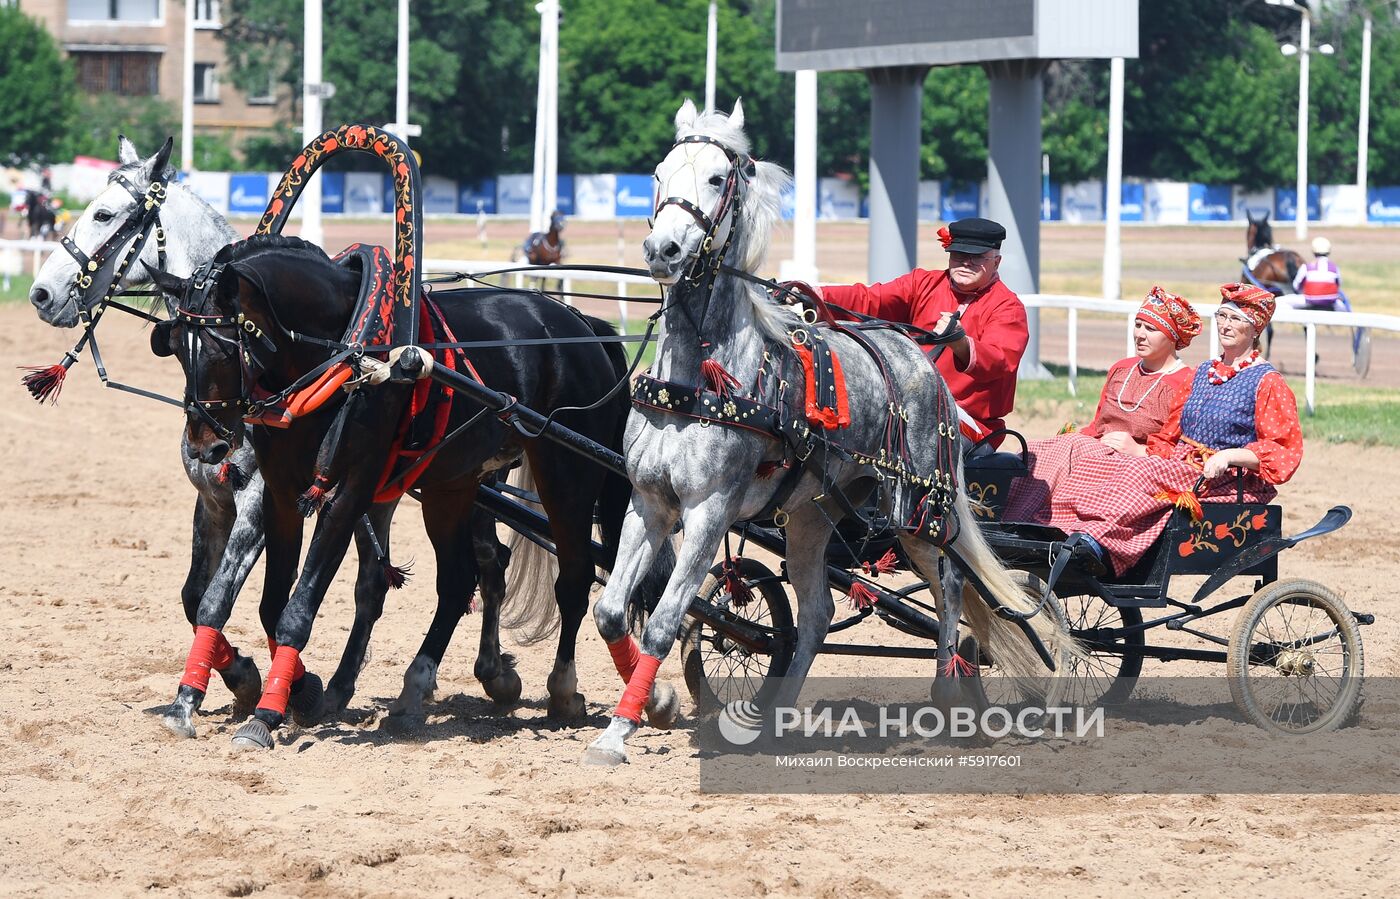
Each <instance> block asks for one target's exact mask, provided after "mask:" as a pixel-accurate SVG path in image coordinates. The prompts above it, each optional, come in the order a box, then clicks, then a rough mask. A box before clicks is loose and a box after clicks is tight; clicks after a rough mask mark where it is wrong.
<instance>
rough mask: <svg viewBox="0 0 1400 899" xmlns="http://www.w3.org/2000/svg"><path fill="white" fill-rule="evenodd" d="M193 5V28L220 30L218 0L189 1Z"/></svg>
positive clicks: (221, 25)
mask: <svg viewBox="0 0 1400 899" xmlns="http://www.w3.org/2000/svg"><path fill="white" fill-rule="evenodd" d="M190 2H192V3H193V4H194V27H196V28H222V27H223V24H222V23H221V22H220V21H219V0H190Z"/></svg>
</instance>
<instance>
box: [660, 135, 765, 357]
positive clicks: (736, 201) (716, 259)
mask: <svg viewBox="0 0 1400 899" xmlns="http://www.w3.org/2000/svg"><path fill="white" fill-rule="evenodd" d="M682 144H710V145H711V146H714V147H718V148H719V150H720V152H722V153H723V154H724V155H725V158H726V159H728V160H729V171H728V172H727V173H726V175H725V179H724V185H723V187H721V188H720V195H719V199H718V200H716V201H715V206H714V208H713V209H711V210H710V211H709V212H708V213H707V212H705V211H704V210H703V209H701V208H700V207H699V206H697V205H695V204H694V203H692V202H691V201H690V200H687V199H686V198H685V197H676V196H669V197H664V198H661V199H658V200H657V202H656V206H655V208H654V209H653V210H652V217H651V219H648V221H647V225H648V226H649V227H653V222H654V221H655V219H656V216H658V215H660V214H661V210H663V209H665V208H666V207H667V206H677V207H679V208H680V209H682V210H683V211H685V212H686V213H688V214H689V215H690V217H691V218H693V219H695V222H696V224H698V225H699V226H700V228H701V230H702V231H704V234H705V237H704V239H703V240H701V241H700V246H699V248H698V249H697V250H696V252H695V254H694V256H695V261H694V262H692V263H691V265H690V268H689V269H688V270H687V271H686V273H685V274H684V275H683V276H682V279H683V280H684V281H685V282H686V283H687V284H688V285H690V286H691V288H692V289H696V290H699V291H701V292H703V294H704V301H703V302H702V303H701V307H700V318H699V320H698V321H697V320H696V319H695V318H693V317H692V316H691V314H690V310H689V308H688V307H687V306H686V304H685V303H677V304H675V305H678V306H679V307H680V309H681V311H682V312H683V313H684V314H685V316H686V318H688V319H690V324H691V326H692V327H693V328H694V329H695V333H696V335H697V336H699V335H700V333H701V331H700V328H701V325H703V324H704V321H705V316H706V313H707V312H708V311H709V308H710V297H711V296H712V295H713V294H714V290H715V279H716V277H717V276H718V275H719V272H720V267H721V266H722V265H723V264H724V257H725V255H727V254H728V252H729V247H730V245H731V244H733V242H734V235H735V234H736V233H737V232H738V230H739V214H740V212H742V211H743V206H744V191H745V190H746V189H747V188H748V185H749V182H750V180H751V179H752V178H753V177H754V175H755V174H757V171H758V167H757V165H756V164H755V163H754V160H753V157H751V156H749V155H748V154H747V153H739V152H738V151H736V150H733V149H731V148H729V147H727V146H725V145H724V144H723V143H721V142H720V141H718V140H715V139H714V138H713V137H709V136H708V135H704V134H691V135H688V136H686V137H683V138H681V139H680V140H678V141H676V142H675V144H674V145H672V147H671V149H672V150H675V149H676V147H679V146H680V145H682ZM657 183H658V184H659V183H660V178H657ZM726 219H729V220H730V226H729V233H728V234H726V235H725V238H724V244H723V245H722V246H720V247H719V249H718V252H716V250H715V238H716V237H718V236H719V231H720V228H721V227H722V226H723V225H724V222H725V220H726ZM668 305H669V304H668ZM701 339H702V340H703V338H701Z"/></svg>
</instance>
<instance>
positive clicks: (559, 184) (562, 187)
mask: <svg viewBox="0 0 1400 899" xmlns="http://www.w3.org/2000/svg"><path fill="white" fill-rule="evenodd" d="M555 185H556V186H555V189H554V205H555V207H557V208H558V210H559V211H560V212H562V213H564V214H565V215H573V214H574V176H573V175H560V176H559V179H558V180H557V181H556V182H555Z"/></svg>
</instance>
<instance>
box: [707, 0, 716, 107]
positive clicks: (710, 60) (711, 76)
mask: <svg viewBox="0 0 1400 899" xmlns="http://www.w3.org/2000/svg"><path fill="white" fill-rule="evenodd" d="M718 40H719V10H718V9H717V8H716V4H715V0H710V24H709V28H708V29H707V30H706V32H705V108H706V109H714V108H715V58H716V57H717V56H718V50H717V47H716V45H717V44H718Z"/></svg>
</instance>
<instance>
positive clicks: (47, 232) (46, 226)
mask: <svg viewBox="0 0 1400 899" xmlns="http://www.w3.org/2000/svg"><path fill="white" fill-rule="evenodd" d="M24 210H25V211H24V221H25V225H26V227H28V228H29V237H30V239H31V240H51V239H57V237H58V213H57V212H55V211H54V206H53V200H52V199H51V198H50V197H49V196H48V194H45V193H43V192H42V191H37V190H31V191H30V192H29V196H28V197H27V198H26V201H25V206H24Z"/></svg>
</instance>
